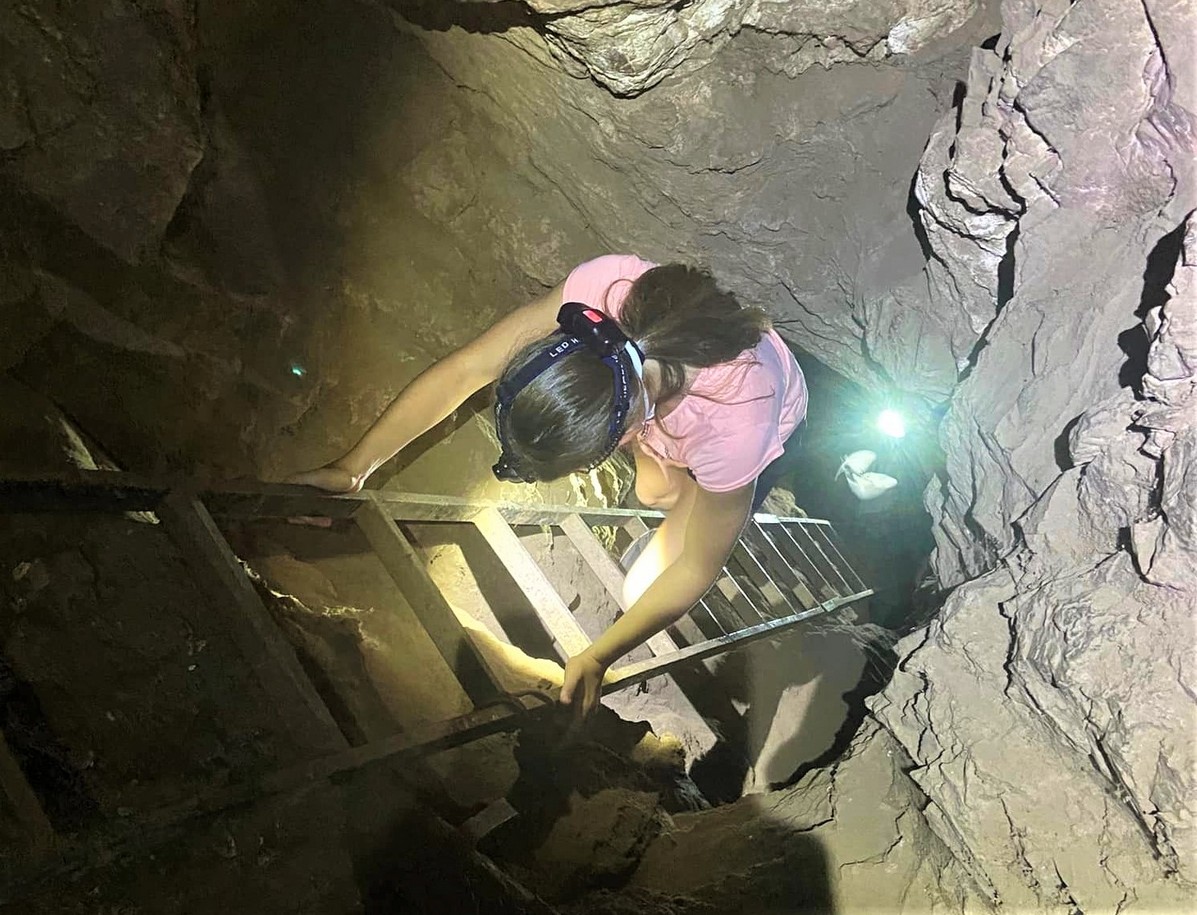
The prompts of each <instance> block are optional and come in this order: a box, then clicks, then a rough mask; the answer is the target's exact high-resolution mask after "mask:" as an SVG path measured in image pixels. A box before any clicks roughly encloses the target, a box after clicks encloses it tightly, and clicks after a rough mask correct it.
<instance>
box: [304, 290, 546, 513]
mask: <svg viewBox="0 0 1197 915" xmlns="http://www.w3.org/2000/svg"><path fill="white" fill-rule="evenodd" d="M562 286H564V283H562V284H559V285H558V286H556V287H554V288H553V289H551V290H549V292H547V293H546V294H545V295H543V296H541V297H540V298H539V299H536V300H535V301H532V302H529V303H528V304H527V305H524V306H523V307H522V308H517V309H516V310H515V311H513V312H512V313H511V314H509V315H507V316H506V317H504V318H502V319H501V320H499V321H497V322H496V323H495V324H494V325H492V326H491V327H490V328H489V329H488V330H487V331H485V332H484V333H483V334H481V335H480V336H479V337H477V338H475V339H474V340H472V341H470V342H469V343H467V344H466V345H465V346H463V347H462V348H461V349H459V350H457V351H456V352H453V353H451V354H450V355H448V356H446V357H445V358H444V359H441V360H440V361H439V362H436V363H433V364H432V365H431V366H429V367H428V368H427V369H425V370H424V371H423V372H421V373H420V374H419V375H418V376H417V377H416V378H415V380H413V381H412V382H411V384H409V385H408V386H407V387H406V388H404V389H403V390H402V391H401V392H399V395H398V396H397V397H396V398H395V399H394V400H393V401H391V403H390V405H389V406H388V407H387V408H386V410H384V411H383V413H382V415H381V416H379V417H378V419H377V420H375V421H374V424H373V425H372V426H371V427H370V428H369V429H368V430H367V431H366V433H365V435H363V436H362V437H361V439H360V440H359V441H358V443H357V444H356V445H354V446H353V447H352V448H351V449H350V450H349V451H348V452H347V453H346V454H345V455H344V456H342V457H340V458H338V459H337V460H335V461H333V462H332V463H331V464H328V465H326V466H324V467H320V468H318V469H316V470H309V471H306V472H304V473H297V474H294V475H293V476H291V477H289V478H288V482H290V483H306V484H308V485H309V486H318V487H320V488H321V489H330V490H333V491H335V492H356V491H357V490H359V489H361V487H362V484H363V483H365V481H366V478H367V477H369V476H370V474H372V473H373V472H374V471H375V470H377V469H378V468H379V467H381V466H382V465H383V464H384V463H386V462H387V461H389V460H390V459H391V458H392V457H394V456H395V455H396V454H397V453H398V452H399V451H401V450H402V449H403V448H404V447H406V446H407V445H408V444H409V443H410V442H411V441H412V440H413V439H415V438H417V437H418V436H420V435H422V434H424V433H425V432H427V431H428V430H429V429H431V428H432V427H433V426H435V425H436V424H437V423H439V422H440V421H441V420H443V419H444V418H445V417H447V416H448V415H449V414H450V413H452V412H453V411H454V410H456V409H457V408H458V407H459V406H461V404H462V403H463V402H464V401H465V399H466V398H467V397H469V396H470V395H471V394H473V393H474V392H475V391H477V390H478V389H479V388H481V387H483V386H485V385H487V384H490V383H491V382H493V381H494V380H495V379H496V378H498V377H499V374H500V373H501V372H502V371H503V367H504V366H505V365H506V364H507V360H508V359H510V358H511V354H512V353H513V352H514V351H515V350H516V349H518V348H519V347H520V346H522V345H523V344H525V343H527V342H529V341H531V340H535V339H536V338H538V337H543V336H545V335H547V334H549V333H551V332H552V331H553V330H555V329H556V327H557V312H558V311H559V310H560V308H561V290H562Z"/></svg>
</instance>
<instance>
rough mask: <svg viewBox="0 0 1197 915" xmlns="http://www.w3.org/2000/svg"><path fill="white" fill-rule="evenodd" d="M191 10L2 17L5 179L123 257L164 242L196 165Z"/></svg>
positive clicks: (116, 6) (26, 8) (172, 7)
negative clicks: (8, 179) (164, 234)
mask: <svg viewBox="0 0 1197 915" xmlns="http://www.w3.org/2000/svg"><path fill="white" fill-rule="evenodd" d="M191 15H192V14H191V13H190V12H189V11H187V10H185V9H184V8H183V7H182V5H178V4H174V3H168V4H164V5H162V6H161V8H160V9H157V10H155V11H149V10H143V9H142V8H141V7H140V6H138V5H137V4H136V3H132V2H128V0H118V2H114V3H108V4H69V5H66V6H54V5H52V4H45V3H41V4H22V5H16V4H6V5H5V7H4V8H3V9H2V10H0V149H4V150H5V151H6V155H5V159H4V162H3V163H2V164H0V174H3V175H4V176H6V177H8V178H10V179H11V180H13V181H14V182H15V183H16V184H17V186H18V187H20V188H21V189H22V190H24V191H26V192H27V193H29V194H32V195H35V196H37V197H39V198H41V199H44V200H46V201H48V202H49V203H50V204H52V205H53V206H54V207H55V208H56V209H57V210H58V211H59V212H61V213H62V214H63V215H64V216H65V217H66V218H67V219H68V220H69V221H71V222H73V223H75V224H77V225H78V226H79V227H80V228H82V229H83V230H84V231H85V232H86V233H87V234H88V235H90V236H91V237H92V238H94V239H95V240H96V241H98V242H99V243H100V244H102V245H104V246H105V247H106V248H108V249H110V250H111V251H113V252H115V253H116V254H118V255H119V256H120V257H121V258H123V259H124V260H126V261H130V262H136V261H138V260H140V259H141V257H142V255H143V254H144V253H145V252H146V251H147V250H152V249H153V248H154V247H155V246H156V245H157V243H158V242H159V240H160V239H161V237H162V234H163V232H164V231H165V229H166V226H167V224H168V223H169V222H170V220H171V217H172V216H173V215H174V212H175V208H176V207H177V206H178V204H179V201H180V200H181V199H182V197H183V194H184V192H185V191H186V189H187V182H188V180H189V178H190V175H191V170H192V168H194V166H195V164H196V163H197V162H198V161H199V159H200V155H201V150H202V146H203V132H202V128H201V125H200V115H199V88H198V86H197V84H196V76H195V72H194V69H193V67H194V53H193V48H192V44H193V38H192V35H191V28H192V24H191Z"/></svg>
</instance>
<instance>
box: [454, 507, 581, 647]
mask: <svg viewBox="0 0 1197 915" xmlns="http://www.w3.org/2000/svg"><path fill="white" fill-rule="evenodd" d="M474 524H475V525H476V526H477V528H478V531H479V533H481V534H482V536H483V537H484V538H485V539H486V542H487V543H489V544H490V548H491V549H492V550H494V551H495V555H496V556H498V557H499V561H500V562H502V563H503V565H504V567H505V568H506V569H507V571H508V573H509V574H510V575H511V577H512V578H513V579H514V580H515V583H516V585H517V586H518V587H519V589H520V590H521V591H522V592H523V593H524V596H525V597H526V598H527V599H528V603H530V604H531V605H532V609H533V610H534V611H536V615H537V616H538V617H539V618H540V621H541V623H542V624H543V625H544V627H545V630H546V631H547V632H548V633H549V635H550V636H552V638H553V640H554V641H555V642H556V643H557V645H558V648H559V649H560V653H561V656H562V658H563V659H568V658H571V657H573V656H574V655H576V654H581V653H582V652H583V651H585V650H586V649H587V647H589V645H590V639H589V638H587V636H586V633H585V632H583V631H582V627H581V626H579V625H578V621H577V620H575V619H574V615H573V614H572V613H571V612H570V610H569V607H567V606H566V604H565V601H563V600H562V599H561V595H559V594H558V593H557V591H556V589H555V588H554V587H553V584H552V582H550V581H549V580H548V578H547V577H546V576H545V574H544V572H543V571H542V570H541V568H540V566H538V565H537V564H536V560H534V559H533V558H532V556H531V555H530V554H529V553H528V549H527V547H525V546H524V544H523V543H522V542H521V541H520V538H519V537H518V536H517V535H516V533H515V531H513V530H512V529H511V525H509V524H508V523H507V521H506V520H505V519H504V518H503V516H502V515H501V514H499V512H498V511H497V510H496V509H494V508H486V509H483V510H482V511H480V512H479V513H478V514H477V515H476V516H475V518H474Z"/></svg>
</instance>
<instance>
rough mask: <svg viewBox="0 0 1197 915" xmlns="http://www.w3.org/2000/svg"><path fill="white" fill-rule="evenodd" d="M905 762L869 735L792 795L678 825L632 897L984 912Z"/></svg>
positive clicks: (764, 910)
mask: <svg viewBox="0 0 1197 915" xmlns="http://www.w3.org/2000/svg"><path fill="white" fill-rule="evenodd" d="M904 762H908V760H905V759H904V757H903V753H902V751H901V750H900V749H899V748H898V747H897V746H896V745H895V744H894V742H893V741H892V739H891V738H890V737H889V735H888V734H886V733H885V732H884V731H882V730H880V729H879V728H877V727H876V726H875V725H874V726H871V727H867V728H865V729H864V730H863V731H862V732H861V733H860V734H859V735H858V736H857V738H856V740H855V741H854V742H853V746H852V748H851V751H850V753H849V759H848V761H847V762H845V763H843V764H837V765H832V766H831V767H829V768H826V769H821V770H817V771H815V772H812V773H810V774H809V775H807V776H806V777H805V778H804V779H803V780H802V781H801V782H799V783H798V784H797V785H795V786H793V787H792V788H787V789H784V790H781V791H777V792H773V793H771V794H765V795H753V796H751V797H748V798H745V799H743V800H740V801H737V802H736V803H734V804H730V805H727V806H724V807H719V808H717V809H715V810H713V811H709V812H703V813H699V814H683V815H679V816H675V817H674V818H673V820H672V822H671V824H670V825H669V826H668V827H667V828H666V829H665V830H664V831H663V832H662V834H661V836H660V837H659V838H657V839H656V840H655V841H654V842H653V843H652V844H651V845H650V846H649V847H648V850H647V852H646V853H645V855H644V859H643V861H642V862H641V864H640V867H639V869H638V870H637V871H636V873H635V874H634V875H633V877H632V881H631V886H630V888H631V889H632V891H633V892H637V891H639V892H647V893H648V894H649V895H650V898H653V899H668V900H670V903H671V905H672V906H673V907H674V908H672V909H668V910H667V911H676V912H679V913H686V915H698V913H722V912H736V913H739V915H777V913H781V912H812V913H815V912H830V911H842V912H862V911H886V912H894V913H898V912H904V913H910V915H914V913H919V915H923V913H931V912H948V911H956V912H959V911H974V910H976V911H979V910H980V906H979V903H980V901H981V900H980V897H979V896H978V895H977V893H976V891H975V890H974V889H972V888H971V887H969V885H968V883H967V880H965V879H963V878H962V874H961V872H960V869H959V866H958V865H957V864H956V863H955V862H954V861H953V860H952V858H951V856H950V855H949V854H948V853H947V849H946V848H945V847H944V845H943V844H942V843H941V841H940V840H939V839H938V838H936V837H935V835H934V834H933V832H932V831H931V830H930V829H928V828H927V825H926V824H925V822H924V821H923V819H922V817H921V816H919V815H918V813H917V812H916V811H917V810H918V809H919V808H920V807H921V806H922V803H923V801H924V799H923V798H922V797H921V795H920V794H919V791H918V789H917V788H915V787H914V785H913V784H912V783H911V782H910V780H909V779H907V778H906V777H905V776H904V775H903V774H902V773H901V771H900V769H901V767H902V765H903V764H904ZM645 910H646V911H650V912H651V911H654V909H652V908H648V907H646V909H645ZM599 911H602V910H601V909H599Z"/></svg>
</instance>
